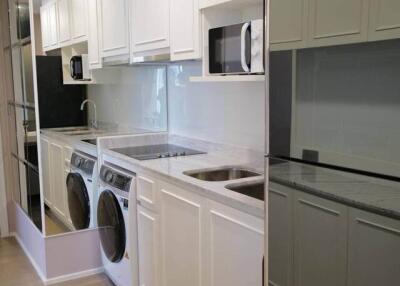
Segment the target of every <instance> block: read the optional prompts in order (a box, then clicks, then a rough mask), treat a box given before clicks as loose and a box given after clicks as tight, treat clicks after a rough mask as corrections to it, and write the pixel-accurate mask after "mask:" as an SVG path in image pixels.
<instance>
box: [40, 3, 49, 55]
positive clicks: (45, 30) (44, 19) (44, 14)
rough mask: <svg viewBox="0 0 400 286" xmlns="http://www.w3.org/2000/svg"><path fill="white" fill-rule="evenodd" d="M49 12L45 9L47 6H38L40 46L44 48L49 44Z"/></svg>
mask: <svg viewBox="0 0 400 286" xmlns="http://www.w3.org/2000/svg"><path fill="white" fill-rule="evenodd" d="M48 21H49V14H48V10H47V6H41V7H40V26H41V32H42V47H43V50H45V49H46V48H47V47H48V46H49V41H50V39H49V25H48Z"/></svg>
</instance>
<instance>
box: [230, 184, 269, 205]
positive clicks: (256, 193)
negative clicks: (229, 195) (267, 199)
mask: <svg viewBox="0 0 400 286" xmlns="http://www.w3.org/2000/svg"><path fill="white" fill-rule="evenodd" d="M225 188H227V189H228V190H231V191H234V192H237V193H240V194H243V195H246V196H249V197H252V198H255V199H258V200H262V201H263V200H264V181H252V182H246V183H239V184H230V185H227V186H225Z"/></svg>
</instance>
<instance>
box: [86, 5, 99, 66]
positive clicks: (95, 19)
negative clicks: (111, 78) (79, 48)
mask: <svg viewBox="0 0 400 286" xmlns="http://www.w3.org/2000/svg"><path fill="white" fill-rule="evenodd" d="M97 3H98V2H97V0H88V3H87V4H88V56H89V68H90V69H98V68H101V67H102V62H101V57H100V41H99V32H98V28H99V25H100V21H99V14H98V13H99V9H98V8H99V6H98V5H97Z"/></svg>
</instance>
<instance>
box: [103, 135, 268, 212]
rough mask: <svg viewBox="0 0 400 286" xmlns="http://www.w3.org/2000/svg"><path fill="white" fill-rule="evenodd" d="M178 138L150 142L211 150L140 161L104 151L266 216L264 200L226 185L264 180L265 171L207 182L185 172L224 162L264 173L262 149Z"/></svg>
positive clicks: (176, 183)
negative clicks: (248, 148) (251, 149)
mask: <svg viewBox="0 0 400 286" xmlns="http://www.w3.org/2000/svg"><path fill="white" fill-rule="evenodd" d="M142 138H143V137H142ZM177 138H178V137H173V136H168V135H166V136H165V137H164V138H163V139H160V140H161V141H164V142H160V141H158V142H155V141H154V140H153V142H152V143H148V145H152V144H162V143H167V142H168V143H170V144H176V145H180V146H182V147H189V148H192V149H197V150H201V151H206V152H207V154H201V155H192V156H182V157H174V158H163V159H154V160H145V161H139V160H136V159H133V158H130V157H128V156H126V155H123V154H120V153H117V152H115V151H112V150H110V148H108V149H104V150H103V151H102V152H103V154H104V155H105V156H111V157H112V158H116V159H118V160H120V161H123V162H125V163H127V164H129V165H133V166H135V169H136V170H138V171H139V172H140V169H142V170H143V171H145V172H146V173H149V174H150V175H151V174H152V173H153V174H155V175H156V176H157V177H160V178H161V179H162V180H165V181H166V182H169V183H173V184H175V185H177V186H179V187H181V188H184V189H186V190H190V191H193V192H196V193H198V194H200V195H202V196H205V197H207V198H210V199H213V200H215V201H217V202H220V203H222V204H226V205H229V206H231V207H233V208H236V209H239V210H241V211H244V212H246V213H249V214H251V215H254V216H257V217H259V218H264V202H263V201H261V200H257V199H255V198H252V197H249V196H246V195H243V194H240V193H237V192H234V191H230V190H228V189H226V188H225V186H226V185H228V184H232V183H239V182H248V181H254V180H261V181H263V180H264V176H263V175H260V176H257V177H251V178H244V179H238V180H230V181H224V182H207V181H202V180H199V179H195V178H192V177H190V176H187V175H185V174H184V173H183V172H185V171H191V170H199V169H213V168H219V167H223V166H244V167H247V168H249V169H252V170H255V171H257V172H259V173H260V174H263V173H264V165H263V162H264V157H263V155H262V153H257V154H256V153H252V151H248V152H247V151H246V150H242V149H236V148H229V147H226V146H222V145H221V146H219V147H217V148H215V146H213V147H211V145H210V144H211V143H207V144H208V145H207V144H202V143H201V141H198V140H193V139H188V140H181V138H180V139H178V140H177ZM165 141H166V142H165ZM141 144H143V141H141ZM225 147H226V148H225Z"/></svg>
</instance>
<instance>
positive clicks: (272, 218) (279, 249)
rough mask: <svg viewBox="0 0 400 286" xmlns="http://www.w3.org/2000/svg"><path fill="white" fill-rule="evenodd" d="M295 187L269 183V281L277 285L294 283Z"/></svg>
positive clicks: (283, 285)
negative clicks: (290, 187)
mask: <svg viewBox="0 0 400 286" xmlns="http://www.w3.org/2000/svg"><path fill="white" fill-rule="evenodd" d="M294 192H295V191H294V190H293V189H289V188H287V187H284V186H280V185H277V184H274V183H272V182H270V185H269V196H268V197H269V201H268V205H269V209H268V211H269V224H268V227H269V229H268V230H269V231H268V242H269V247H268V248H269V252H268V254H269V264H268V265H269V281H270V283H271V284H272V285H275V286H292V285H293V251H294V240H293V194H294Z"/></svg>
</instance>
